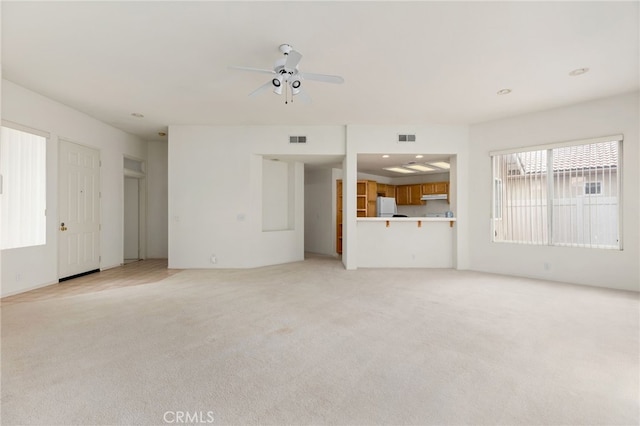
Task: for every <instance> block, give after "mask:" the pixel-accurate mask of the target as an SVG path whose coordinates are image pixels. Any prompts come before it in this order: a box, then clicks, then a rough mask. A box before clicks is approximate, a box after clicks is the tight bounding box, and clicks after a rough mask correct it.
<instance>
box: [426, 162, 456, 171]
mask: <svg viewBox="0 0 640 426" xmlns="http://www.w3.org/2000/svg"><path fill="white" fill-rule="evenodd" d="M429 165H430V166H434V167H437V168H439V169H447V170H449V169H450V168H451V165H450V164H449V163H447V162H446V161H436V162H435V163H429Z"/></svg>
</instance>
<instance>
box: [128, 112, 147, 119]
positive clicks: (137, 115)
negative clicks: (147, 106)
mask: <svg viewBox="0 0 640 426" xmlns="http://www.w3.org/2000/svg"><path fill="white" fill-rule="evenodd" d="M131 116H132V117H135V118H144V115H142V114H140V113H139V112H132V113H131Z"/></svg>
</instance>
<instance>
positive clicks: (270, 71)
mask: <svg viewBox="0 0 640 426" xmlns="http://www.w3.org/2000/svg"><path fill="white" fill-rule="evenodd" d="M229 68H231V69H232V70H242V71H252V72H259V73H262V74H275V71H274V70H265V69H262V68H251V67H239V66H236V65H229Z"/></svg>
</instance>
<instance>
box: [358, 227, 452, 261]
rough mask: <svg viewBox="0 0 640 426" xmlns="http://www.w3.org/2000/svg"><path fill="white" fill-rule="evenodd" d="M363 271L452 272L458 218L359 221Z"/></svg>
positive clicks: (359, 241) (359, 247) (359, 244)
mask: <svg viewBox="0 0 640 426" xmlns="http://www.w3.org/2000/svg"><path fill="white" fill-rule="evenodd" d="M356 221H357V242H358V262H357V264H358V267H359V268H411V267H414V268H452V267H453V266H454V265H453V259H454V256H453V247H454V244H453V242H454V235H455V228H454V227H453V225H454V223H455V222H456V218H455V217H421V216H418V217H359V218H357V220H356Z"/></svg>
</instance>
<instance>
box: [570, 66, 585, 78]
mask: <svg viewBox="0 0 640 426" xmlns="http://www.w3.org/2000/svg"><path fill="white" fill-rule="evenodd" d="M587 71H589V68H577V69H575V70H573V71H571V72H570V73H569V75H570V76H571V77H575V76H577V75H582V74H584V73H586V72H587Z"/></svg>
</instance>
